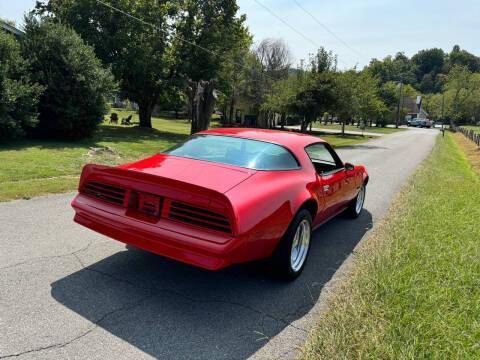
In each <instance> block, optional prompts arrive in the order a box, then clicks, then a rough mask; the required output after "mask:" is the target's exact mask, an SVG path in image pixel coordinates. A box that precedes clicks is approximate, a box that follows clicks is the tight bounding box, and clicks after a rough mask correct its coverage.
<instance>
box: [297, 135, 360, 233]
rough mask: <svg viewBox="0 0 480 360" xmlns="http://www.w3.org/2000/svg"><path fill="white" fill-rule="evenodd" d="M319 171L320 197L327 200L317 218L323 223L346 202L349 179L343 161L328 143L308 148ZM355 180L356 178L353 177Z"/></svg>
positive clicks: (308, 152)
mask: <svg viewBox="0 0 480 360" xmlns="http://www.w3.org/2000/svg"><path fill="white" fill-rule="evenodd" d="M305 150H306V152H307V154H308V156H309V157H310V160H311V161H312V163H313V165H314V167H315V169H316V172H317V181H318V183H319V184H318V185H319V186H317V189H318V191H319V194H317V195H318V196H319V197H322V198H323V199H324V201H325V208H324V210H323V212H321V213H320V214H319V216H318V219H316V220H315V223H316V224H318V223H321V222H323V221H325V220H327V219H329V218H330V217H332V216H334V215H335V214H337V213H338V212H339V211H340V210H341V209H342V208H343V207H344V206H345V204H346V201H347V199H346V190H347V182H346V181H347V179H346V172H345V168H344V166H343V163H342V162H341V161H340V158H339V157H338V155H337V154H336V153H335V152H334V151H333V149H331V148H330V147H329V145H328V144H326V143H323V142H322V143H315V144H313V145H310V146H308V147H307V148H306V149H305ZM352 180H353V181H354V179H352Z"/></svg>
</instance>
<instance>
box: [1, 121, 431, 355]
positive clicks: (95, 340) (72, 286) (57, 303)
mask: <svg viewBox="0 0 480 360" xmlns="http://www.w3.org/2000/svg"><path fill="white" fill-rule="evenodd" d="M436 134H438V131H437V130H427V129H414V130H410V131H404V132H399V133H395V134H392V135H388V136H383V137H381V138H379V139H376V140H373V141H370V142H368V143H365V144H362V145H356V146H352V147H349V148H344V149H342V150H340V151H339V152H340V155H341V156H342V158H343V159H344V160H345V161H351V162H355V163H363V164H365V165H366V166H367V167H368V170H369V173H370V178H371V181H370V183H369V186H368V191H367V200H366V204H365V211H364V212H363V214H362V215H361V216H360V218H359V219H357V220H349V219H346V218H342V217H339V218H337V219H334V220H332V221H330V222H329V223H327V224H326V225H324V226H323V227H321V228H320V229H318V230H317V231H316V232H315V233H314V235H313V238H314V240H313V243H312V249H311V255H310V258H309V263H308V266H307V268H306V269H305V271H304V273H303V274H302V276H301V277H300V278H299V279H297V281H295V282H292V283H283V282H280V281H277V280H275V278H274V277H272V276H271V274H269V272H268V269H266V268H264V265H262V264H261V263H260V264H250V265H242V266H234V267H231V268H228V269H225V270H223V271H219V272H208V271H204V270H200V269H197V268H193V267H190V266H187V265H183V264H180V263H177V262H174V261H170V260H167V259H163V258H161V257H159V256H155V255H151V254H148V253H144V252H139V251H131V250H130V251H127V250H125V247H124V246H123V245H122V244H120V243H118V242H116V241H114V240H109V239H108V238H106V237H103V236H100V235H97V234H95V233H94V232H92V231H89V230H87V229H84V228H82V227H80V226H79V225H76V224H74V223H73V222H72V216H73V212H72V209H71V208H70V206H69V202H70V200H71V198H72V196H73V194H62V195H54V196H46V197H39V198H35V199H32V200H28V201H23V200H22V201H14V202H10V203H4V204H0V359H4V358H14V357H15V358H16V359H30V358H35V359H38V358H41V359H46V358H48V359H69V358H71V359H127V358H130V359H144V358H145V359H146V358H153V357H154V358H162V359H245V358H248V357H251V356H253V357H257V358H271V357H280V356H282V357H284V358H290V357H293V356H294V355H295V351H296V349H297V346H300V345H301V344H302V342H303V341H304V340H305V339H306V337H307V335H308V331H309V330H310V329H311V327H312V325H314V322H315V318H317V317H318V316H319V315H318V313H319V312H320V310H321V305H322V301H323V300H322V299H323V295H322V290H324V289H325V286H326V284H328V283H329V281H330V280H331V278H332V276H334V274H335V273H336V272H337V271H338V269H339V268H340V267H341V266H342V264H344V263H345V261H346V260H347V259H348V257H349V256H350V254H351V253H352V251H353V249H354V248H355V246H356V245H357V244H358V243H359V241H361V240H362V238H364V237H365V236H366V235H367V234H368V233H369V231H370V230H371V229H372V227H374V226H375V224H376V223H377V222H378V220H379V219H381V218H382V217H383V216H384V215H385V213H386V211H387V208H388V206H389V203H390V201H391V199H392V197H393V196H394V195H395V193H396V192H398V191H399V190H400V188H401V186H402V184H403V183H404V182H405V180H406V179H407V178H408V176H409V175H410V174H411V173H412V172H413V171H414V170H415V169H416V168H417V166H418V165H419V164H420V162H421V161H422V160H423V159H424V158H425V157H426V156H427V155H428V154H429V152H430V151H431V149H432V146H433V144H434V141H435V135H436Z"/></svg>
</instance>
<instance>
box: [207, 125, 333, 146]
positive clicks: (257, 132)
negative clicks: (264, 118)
mask: <svg viewBox="0 0 480 360" xmlns="http://www.w3.org/2000/svg"><path fill="white" fill-rule="evenodd" d="M199 134H206V135H207V134H210V135H224V136H235V137H241V138H246V139H252V140H260V141H267V142H271V143H275V144H278V145H282V146H284V147H286V148H288V149H291V150H296V149H298V148H304V147H305V146H308V145H310V144H313V143H318V142H325V141H324V140H322V139H320V138H318V137H316V136H311V135H307V134H302V133H298V132H295V131H282V130H269V129H255V128H213V129H209V130H205V131H202V132H200V133H199Z"/></svg>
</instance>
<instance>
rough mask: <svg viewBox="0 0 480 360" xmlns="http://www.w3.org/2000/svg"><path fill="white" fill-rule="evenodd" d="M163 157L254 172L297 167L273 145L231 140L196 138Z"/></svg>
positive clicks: (198, 136) (282, 148) (283, 149)
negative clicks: (181, 158) (179, 158)
mask: <svg viewBox="0 0 480 360" xmlns="http://www.w3.org/2000/svg"><path fill="white" fill-rule="evenodd" d="M164 154H169V155H174V156H180V157H186V158H191V159H197V160H206V161H213V162H217V163H221V164H228V165H234V166H240V167H244V168H248V169H254V170H292V169H298V168H299V165H298V162H297V160H296V159H295V158H294V157H293V155H292V154H291V153H290V152H289V151H288V150H287V149H285V148H284V147H282V146H280V145H276V144H271V143H267V142H264V141H257V140H251V139H243V138H237V137H231V136H219V135H196V136H193V137H191V138H189V139H188V140H186V141H185V142H182V143H179V144H177V145H176V146H174V147H173V148H171V149H169V150H166V151H164Z"/></svg>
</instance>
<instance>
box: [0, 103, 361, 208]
mask: <svg viewBox="0 0 480 360" xmlns="http://www.w3.org/2000/svg"><path fill="white" fill-rule="evenodd" d="M113 111H115V112H116V113H118V116H119V120H120V121H121V119H122V117H126V116H128V115H130V114H133V112H129V111H122V110H119V109H114V110H113ZM132 121H133V122H138V115H136V114H134V115H133V119H132ZM213 125H214V126H218V124H216V123H214V124H213ZM153 127H154V128H153V129H141V128H138V127H125V126H120V125H109V124H102V125H101V126H100V128H99V129H98V131H97V132H96V133H95V134H94V136H93V137H92V138H90V139H86V140H82V141H77V142H62V141H45V140H21V141H17V142H14V143H9V144H2V145H0V201H6V200H11V199H19V198H30V197H32V196H36V195H41V194H47V193H58V192H65V191H69V190H74V189H75V188H76V186H77V183H78V175H79V174H80V171H81V169H82V166H83V165H84V164H86V163H91V162H94V163H99V164H110V165H116V164H120V163H125V162H129V161H134V160H137V159H141V158H143V157H146V156H148V155H152V154H154V153H156V152H159V151H161V150H164V149H166V148H168V147H170V146H172V145H174V144H176V143H177V142H179V141H181V140H183V139H185V138H186V137H187V136H188V135H189V134H190V124H189V123H188V121H186V120H166V119H160V118H153ZM322 138H324V139H325V140H327V141H329V142H331V143H332V145H334V146H346V145H353V144H357V143H360V142H364V141H366V140H368V138H367V137H364V138H363V137H361V136H347V137H341V136H335V135H326V136H322ZM91 147H109V148H111V149H112V150H113V151H114V154H106V155H96V156H89V155H88V152H89V150H90V148H91Z"/></svg>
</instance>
